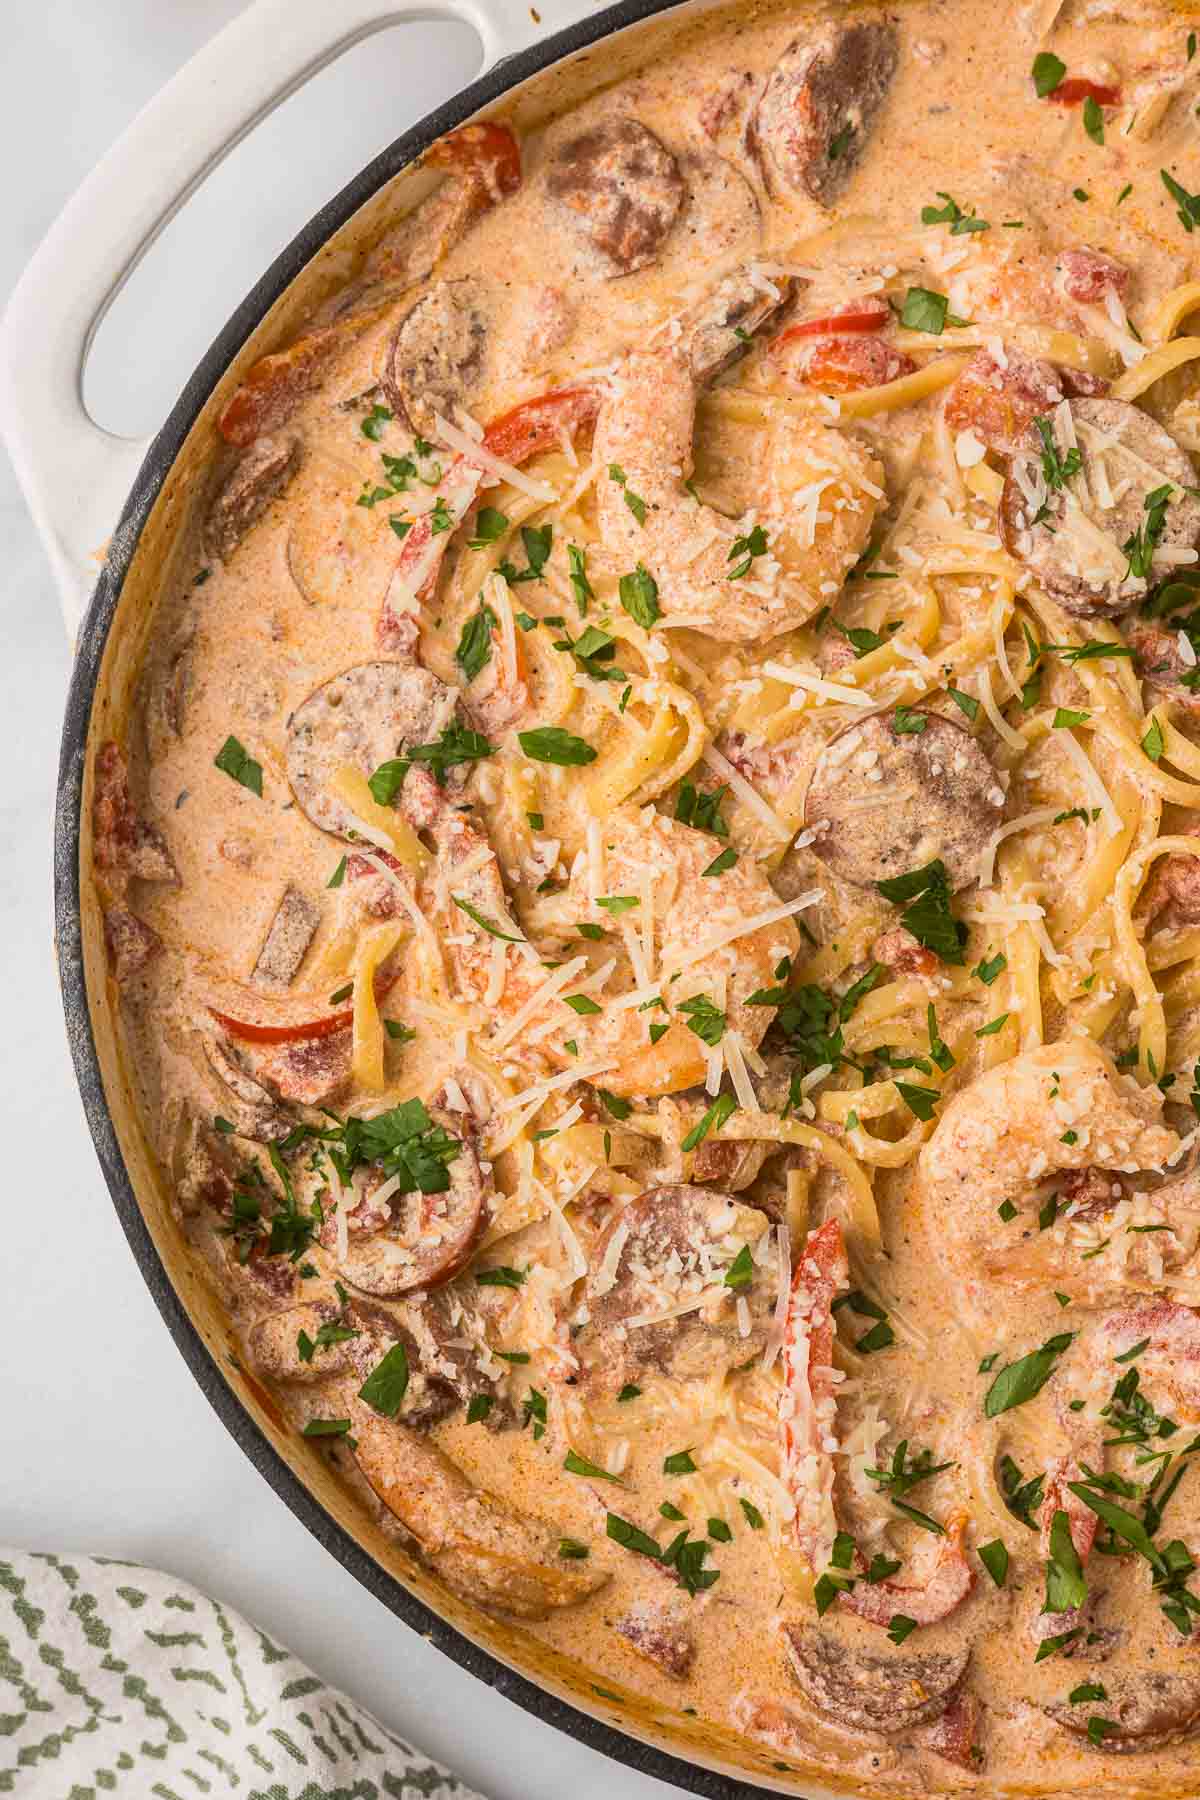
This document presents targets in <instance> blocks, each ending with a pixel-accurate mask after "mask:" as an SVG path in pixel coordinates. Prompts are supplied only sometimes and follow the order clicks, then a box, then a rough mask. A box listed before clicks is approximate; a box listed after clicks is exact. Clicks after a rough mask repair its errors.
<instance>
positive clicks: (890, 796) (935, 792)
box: [804, 709, 1004, 888]
mask: <svg viewBox="0 0 1200 1800" xmlns="http://www.w3.org/2000/svg"><path fill="white" fill-rule="evenodd" d="M919 721H923V723H918V722H919ZM898 725H904V726H906V727H907V729H906V730H898V729H897V727H898ZM1003 811H1004V790H1003V788H1002V787H1001V786H1000V783H999V781H998V779H997V777H996V771H995V769H993V767H992V765H991V763H990V762H989V761H988V758H987V756H986V755H985V754H984V752H983V750H982V749H981V748H980V746H979V744H978V743H977V742H976V741H975V739H974V738H973V737H972V736H971V734H970V732H969V731H966V730H964V729H963V727H962V726H960V725H957V724H955V722H954V721H953V720H952V719H944V718H942V716H941V715H940V714H939V713H932V712H918V711H915V710H908V709H906V710H905V711H904V712H903V713H902V714H900V715H897V714H896V713H872V715H871V716H870V718H867V719H863V720H862V721H861V722H856V723H855V724H853V725H849V726H847V728H846V730H845V731H840V732H839V733H838V735H837V736H836V737H834V738H831V739H830V741H829V742H828V743H827V744H826V746H825V748H824V749H823V750H822V751H821V754H820V755H819V756H818V757H817V760H816V763H815V764H814V766H813V772H812V779H811V781H810V782H809V784H808V794H807V797H806V799H805V803H804V822H805V825H806V826H808V828H809V829H810V830H811V831H814V832H815V833H816V836H815V837H814V838H813V844H812V847H813V850H814V852H815V853H816V855H818V856H819V857H821V859H822V861H824V862H826V863H828V864H829V867H830V868H831V869H832V870H833V872H834V874H835V875H840V876H841V878H842V880H843V881H850V882H853V883H854V885H855V886H856V887H870V886H871V885H872V884H873V883H874V882H876V881H886V880H889V879H891V878H893V877H894V876H897V875H906V874H908V873H909V872H910V871H911V870H913V869H923V868H924V867H925V865H926V864H927V863H931V862H933V861H935V860H937V859H940V860H941V861H942V862H943V863H944V864H945V865H946V874H947V876H948V878H949V881H950V885H951V887H952V888H960V887H966V886H967V885H968V884H969V883H970V882H972V881H974V880H975V879H976V877H977V875H978V873H979V853H980V851H981V850H982V849H983V847H984V845H985V844H986V843H987V841H988V838H989V837H990V836H991V834H992V832H993V831H995V829H996V827H997V826H998V825H999V823H1000V819H1001V815H1002V813H1003Z"/></svg>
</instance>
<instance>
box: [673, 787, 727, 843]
mask: <svg viewBox="0 0 1200 1800" xmlns="http://www.w3.org/2000/svg"><path fill="white" fill-rule="evenodd" d="M728 792H729V789H728V787H719V788H712V789H710V790H708V791H706V790H705V789H704V788H697V787H693V786H692V783H691V782H690V781H681V782H680V784H679V793H678V795H677V797H676V800H675V817H676V818H677V819H678V820H679V823H680V824H681V825H691V826H692V827H693V829H694V830H696V831H711V832H712V833H713V835H714V837H728V836H729V827H728V825H727V824H726V823H725V821H724V819H723V818H722V817H721V802H722V800H723V799H724V798H725V796H726V794H728Z"/></svg>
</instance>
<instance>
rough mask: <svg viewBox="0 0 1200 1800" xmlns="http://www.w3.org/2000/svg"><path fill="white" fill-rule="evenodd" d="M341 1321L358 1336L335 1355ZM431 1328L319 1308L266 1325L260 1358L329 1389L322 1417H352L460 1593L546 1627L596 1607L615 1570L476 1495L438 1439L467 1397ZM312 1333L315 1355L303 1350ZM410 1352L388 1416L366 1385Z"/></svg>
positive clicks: (353, 1441)
mask: <svg viewBox="0 0 1200 1800" xmlns="http://www.w3.org/2000/svg"><path fill="white" fill-rule="evenodd" d="M419 1298H420V1297H419V1296H418V1299H419ZM334 1318H344V1319H347V1320H348V1321H349V1327H348V1329H349V1332H350V1335H349V1336H347V1337H345V1338H344V1339H342V1340H341V1341H335V1342H334V1343H333V1344H332V1345H331V1346H330V1347H328V1348H325V1347H324V1345H323V1341H322V1339H321V1338H320V1337H319V1336H318V1332H319V1329H320V1326H321V1325H322V1324H325V1323H328V1322H330V1321H331V1320H332V1319H334ZM419 1327H420V1321H418V1320H415V1319H414V1318H413V1317H412V1316H411V1314H406V1315H404V1322H403V1323H398V1322H397V1321H396V1320H395V1319H393V1318H392V1317H391V1316H390V1315H389V1314H388V1313H386V1312H383V1311H382V1310H380V1309H378V1308H374V1307H369V1306H363V1305H361V1304H359V1303H355V1304H353V1305H351V1306H350V1307H349V1308H347V1309H345V1310H344V1312H341V1313H339V1312H338V1311H337V1309H335V1308H334V1307H333V1306H332V1304H321V1303H318V1304H315V1305H314V1304H307V1305H303V1306H298V1307H289V1308H288V1309H287V1310H285V1311H282V1312H278V1313H275V1314H272V1315H270V1316H269V1317H268V1318H266V1319H264V1320H262V1321H260V1323H259V1324H258V1325H256V1326H255V1328H254V1331H253V1332H252V1334H251V1338H250V1351H251V1355H252V1356H253V1358H254V1360H255V1362H256V1363H257V1365H258V1366H259V1367H260V1368H261V1369H263V1371H264V1372H265V1373H268V1374H270V1375H272V1376H273V1377H274V1378H275V1379H277V1380H281V1381H287V1382H290V1383H302V1384H305V1385H310V1384H311V1385H315V1386H316V1387H317V1388H318V1390H323V1394H322V1397H321V1401H320V1403H319V1405H314V1413H316V1412H317V1411H320V1412H323V1413H325V1414H326V1415H328V1414H329V1413H331V1412H333V1413H336V1415H337V1416H341V1417H348V1418H349V1419H350V1421H351V1425H352V1433H351V1435H350V1436H349V1437H348V1438H347V1440H346V1441H347V1442H348V1443H349V1445H350V1447H351V1450H352V1452H353V1455H354V1458H355V1461H356V1462H357V1463H358V1466H359V1469H360V1470H361V1471H362V1474H363V1475H364V1477H365V1478H366V1480H367V1481H368V1482H369V1484H370V1486H371V1487H372V1488H373V1489H374V1490H375V1493H376V1494H377V1495H378V1497H379V1499H380V1500H381V1501H382V1502H383V1505H384V1506H386V1507H387V1509H388V1511H389V1512H390V1513H392V1514H393V1515H394V1517H395V1518H397V1519H398V1520H399V1521H400V1523H401V1524H402V1525H403V1526H404V1527H405V1529H406V1531H408V1532H410V1533H411V1534H412V1536H413V1537H414V1538H416V1540H417V1542H418V1543H419V1544H420V1546H421V1549H422V1551H423V1552H424V1554H425V1556H426V1557H427V1559H428V1561H429V1562H430V1564H431V1565H432V1567H433V1568H434V1569H436V1570H437V1572H438V1573H439V1574H440V1575H441V1576H442V1578H443V1580H445V1581H446V1582H447V1584H448V1585H449V1586H450V1587H452V1588H454V1589H456V1590H457V1592H459V1593H460V1594H463V1595H465V1596H466V1597H467V1598H468V1599H469V1600H474V1601H475V1602H477V1603H478V1604H479V1605H482V1606H486V1607H487V1608H488V1609H489V1610H494V1611H497V1612H502V1613H507V1614H508V1615H510V1616H511V1617H513V1618H519V1619H544V1618H545V1617H546V1615H547V1614H548V1613H550V1612H553V1611H554V1610H555V1609H556V1608H558V1607H562V1606H572V1605H575V1604H576V1603H577V1602H579V1601H580V1600H585V1599H586V1598H587V1597H588V1595H589V1594H592V1593H594V1592H595V1591H596V1589H597V1588H599V1587H602V1586H603V1585H604V1583H605V1582H606V1581H607V1580H608V1576H607V1574H605V1573H603V1572H602V1571H595V1572H590V1571H582V1572H581V1571H580V1570H579V1569H578V1568H577V1567H576V1566H575V1565H573V1564H572V1565H570V1566H567V1565H564V1563H563V1562H562V1559H561V1558H560V1556H559V1554H558V1544H559V1536H558V1533H557V1532H556V1531H554V1530H552V1529H551V1528H550V1527H549V1526H546V1525H543V1524H542V1523H541V1521H540V1520H537V1519H533V1518H530V1517H527V1516H526V1515H524V1514H522V1513H518V1512H515V1511H513V1510H511V1509H510V1508H508V1507H507V1506H504V1505H502V1504H501V1502H500V1501H498V1500H496V1499H494V1498H493V1497H492V1496H491V1495H490V1494H488V1493H485V1492H483V1491H482V1490H481V1489H479V1488H476V1487H474V1486H473V1485H472V1483H471V1482H470V1481H469V1480H468V1479H467V1477H466V1475H464V1473H463V1471H462V1470H461V1469H460V1468H459V1467H458V1465H457V1463H454V1462H452V1461H451V1460H450V1458H449V1457H448V1456H446V1455H445V1454H444V1453H443V1451H441V1450H440V1449H439V1448H438V1447H437V1445H436V1444H434V1443H433V1442H431V1441H430V1439H429V1438H428V1436H427V1435H426V1430H427V1428H428V1427H429V1426H431V1425H432V1424H434V1423H436V1422H437V1421H438V1420H439V1419H440V1418H442V1417H443V1416H444V1415H445V1414H446V1413H447V1411H449V1410H453V1408H454V1407H455V1405H456V1402H457V1401H458V1400H459V1399H460V1398H461V1396H459V1395H458V1393H457V1391H456V1386H457V1384H456V1381H455V1373H456V1371H455V1365H454V1362H453V1360H452V1359H448V1358H447V1354H446V1352H447V1350H448V1349H450V1348H451V1346H450V1345H449V1344H448V1343H441V1342H438V1343H436V1344H435V1345H434V1350H435V1354H434V1356H433V1357H432V1359H431V1358H430V1355H429V1352H428V1351H427V1349H426V1347H425V1345H424V1344H423V1341H422V1337H423V1334H422V1332H421V1330H420V1328H419ZM306 1333H307V1334H308V1336H309V1338H310V1340H311V1341H310V1342H309V1345H308V1354H307V1359H305V1356H304V1353H303V1351H301V1352H300V1353H299V1354H297V1351H296V1350H295V1349H293V1346H294V1345H296V1344H297V1343H298V1342H299V1341H302V1339H303V1337H304V1335H305V1334H306ZM447 1335H448V1334H447ZM314 1343H315V1344H316V1345H317V1349H316V1352H315V1354H314V1349H313V1345H314ZM398 1345H403V1346H404V1349H405V1361H404V1364H403V1367H404V1369H405V1371H406V1373H405V1377H404V1382H403V1385H402V1389H401V1397H400V1401H399V1405H398V1410H397V1412H396V1413H395V1414H388V1415H386V1416H384V1415H381V1414H380V1413H378V1412H376V1411H375V1409H374V1407H373V1406H372V1405H371V1404H370V1403H369V1402H368V1401H366V1400H364V1399H363V1397H362V1393H361V1392H360V1387H361V1385H362V1384H363V1383H364V1382H365V1381H366V1379H367V1378H368V1377H369V1376H370V1375H371V1374H372V1373H373V1372H374V1371H375V1370H376V1369H377V1368H378V1366H379V1363H380V1360H381V1358H382V1357H383V1356H384V1355H385V1354H386V1353H388V1351H389V1350H394V1349H395V1348H396V1347H397V1346H398ZM430 1361H431V1362H432V1366H431V1367H429V1368H427V1367H426V1364H427V1362H430Z"/></svg>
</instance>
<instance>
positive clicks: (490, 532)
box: [467, 506, 511, 550]
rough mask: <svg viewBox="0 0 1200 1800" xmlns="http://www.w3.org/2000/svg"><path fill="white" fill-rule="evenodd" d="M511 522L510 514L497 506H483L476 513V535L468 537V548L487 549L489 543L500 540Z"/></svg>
mask: <svg viewBox="0 0 1200 1800" xmlns="http://www.w3.org/2000/svg"><path fill="white" fill-rule="evenodd" d="M510 523H511V521H510V519H509V517H508V514H507V513H502V512H500V511H499V509H498V508H497V507H495V506H481V507H480V509H479V511H478V512H477V513H476V515H475V535H474V537H469V538H468V539H467V548H468V549H469V550H486V549H487V547H488V545H489V544H495V543H498V542H499V540H500V539H501V538H502V537H503V536H504V534H505V532H506V531H507V530H508V528H509V525H510Z"/></svg>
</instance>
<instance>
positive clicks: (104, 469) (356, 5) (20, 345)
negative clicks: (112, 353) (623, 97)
mask: <svg viewBox="0 0 1200 1800" xmlns="http://www.w3.org/2000/svg"><path fill="white" fill-rule="evenodd" d="M591 10H592V7H591V5H590V4H589V0H538V11H539V12H540V14H541V15H542V16H541V17H540V19H535V18H534V16H532V10H531V8H530V6H529V4H528V0H253V3H252V4H251V5H250V6H249V7H248V8H247V10H246V11H245V12H244V13H242V14H240V15H239V16H238V18H236V19H234V20H233V22H232V23H231V24H229V25H227V26H226V28H225V29H224V30H223V31H222V32H220V33H219V34H218V35H217V36H216V37H215V38H213V39H212V41H211V42H210V43H209V44H207V45H206V46H205V47H204V49H203V50H201V51H200V52H199V54H198V55H196V56H195V57H193V58H192V60H191V61H190V62H189V63H187V64H186V65H185V66H184V68H182V69H181V70H180V71H179V73H178V74H177V75H176V76H175V77H174V79H173V80H172V81H170V82H169V83H168V84H167V86H166V87H165V88H163V89H162V91H161V92H160V93H159V94H157V95H156V96H155V98H154V99H153V100H152V101H151V102H150V104H149V105H148V106H146V107H145V108H144V109H143V110H142V112H140V113H139V114H138V116H137V117H136V118H135V119H134V121H133V123H132V124H131V125H130V126H129V128H128V130H127V131H126V132H125V134H124V136H123V137H121V138H120V139H119V140H118V141H117V143H116V144H114V145H113V147H112V149H111V150H110V151H109V152H108V154H107V155H106V156H105V157H104V158H103V160H102V161H101V162H100V163H99V164H98V166H97V167H96V168H95V169H93V170H92V173H91V174H90V175H89V176H88V178H87V180H86V181H85V182H84V183H83V185H82V187H80V188H79V190H78V191H77V193H76V194H75V195H74V196H73V198H72V199H71V200H70V201H69V202H68V203H67V205H66V206H65V207H64V209H63V211H62V212H61V214H60V215H59V217H58V219H57V220H56V221H55V223H54V225H53V226H52V227H51V229H50V231H49V233H48V235H47V236H46V238H45V240H44V242H43V243H42V244H41V246H40V248H39V249H38V251H37V252H36V254H35V255H34V257H33V260H32V261H31V262H30V264H29V266H28V268H27V269H26V271H25V273H24V275H23V276H22V278H21V281H20V282H19V283H18V285H17V288H16V290H15V291H14V293H13V296H12V299H11V300H10V302H9V305H8V308H7V310H6V312H5V315H4V319H3V323H2V326H0V420H2V422H3V425H4V430H5V436H6V438H7V440H8V445H9V449H10V451H11V454H12V459H13V463H14V466H15V468H16V471H17V476H18V479H19V480H20V483H21V486H22V488H23V489H24V493H25V498H26V500H27V502H28V504H29V509H30V512H31V513H32V515H33V519H34V523H35V525H36V527H37V529H38V531H39V533H40V534H41V537H42V539H43V541H44V543H45V545H46V551H47V554H48V556H49V558H50V562H51V565H52V567H53V570H54V575H55V579H56V581H57V584H58V588H59V593H60V595H61V598H62V606H63V612H64V614H65V616H66V621H67V626H68V629H69V630H70V631H71V632H72V634H73V633H74V631H75V628H76V627H77V625H78V623H79V620H80V618H81V617H82V614H83V609H84V607H85V606H86V604H87V599H88V595H89V593H90V591H91V588H92V586H93V585H94V582H95V579H96V572H97V562H96V552H97V550H98V549H100V547H101V546H102V545H103V544H104V543H105V541H106V540H107V538H108V536H109V534H110V533H111V531H112V529H113V526H114V524H115V522H116V519H117V517H118V515H119V512H120V509H121V506H122V504H123V502H124V500H125V497H126V495H127V494H128V492H129V490H130V488H131V487H132V485H133V481H134V477H135V475H136V473H137V470H138V467H139V465H140V463H141V460H142V458H143V456H144V455H145V452H146V447H147V440H141V439H136V440H135V439H128V438H119V437H114V436H112V435H111V434H110V433H109V432H106V431H102V430H101V429H100V428H99V427H98V426H97V425H95V424H94V423H93V422H92V420H91V419H90V418H89V416H88V414H87V412H86V410H85V408H84V405H83V399H82V377H83V365H84V362H85V360H86V358H87V354H88V350H89V348H90V346H91V342H92V339H93V337H94V335H95V332H96V329H97V327H98V325H99V323H100V320H101V319H102V318H103V317H104V314H105V312H106V310H107V309H108V306H109V305H110V304H111V302H112V300H113V298H114V297H115V295H116V294H117V293H118V292H119V290H120V288H121V286H122V284H123V282H124V281H125V280H126V278H127V277H128V276H129V274H130V272H131V271H132V269H133V268H134V267H135V266H136V265H137V263H138V261H139V260H140V258H141V257H142V255H143V254H144V253H145V251H146V249H147V248H148V247H149V245H150V244H151V243H152V242H153V241H154V238H155V237H156V236H157V234H158V232H159V231H161V229H162V228H163V226H164V225H165V224H166V223H167V221H168V220H169V219H170V218H171V217H172V215H173V214H174V213H175V212H176V211H177V210H178V208H179V207H180V206H181V205H182V204H183V202H184V201H185V200H186V199H187V198H188V196H189V195H190V194H191V193H192V192H193V191H194V190H195V189H196V188H197V187H198V186H199V184H200V183H201V182H202V181H203V180H204V178H205V176H206V175H207V174H208V173H209V171H210V170H211V169H212V168H214V167H215V165H216V164H217V163H218V162H219V161H220V160H221V158H222V157H223V156H224V155H225V154H226V153H227V152H228V151H229V150H231V149H232V148H233V147H234V145H235V144H237V143H238V141H239V140H240V139H241V138H243V137H244V136H245V135H246V133H247V132H248V131H250V130H252V129H253V127H254V126H255V125H256V124H257V123H258V121H259V120H260V119H262V118H263V117H264V116H265V115H266V114H267V113H269V112H270V111H272V109H273V108H274V107H276V106H278V105H279V103H280V101H282V100H285V99H287V97H288V96H289V94H292V93H294V92H295V91H296V89H297V88H299V87H302V86H303V84H304V83H305V82H306V81H307V80H308V79H309V78H310V76H312V75H314V74H316V72H317V71H318V70H319V69H321V68H322V67H324V66H325V65H326V64H328V63H329V62H331V61H332V60H333V59H334V58H335V57H336V56H338V55H339V54H340V53H341V52H342V51H343V50H345V49H346V48H348V47H349V46H350V45H351V44H353V43H355V42H356V41H358V40H360V39H362V38H364V37H367V36H369V35H370V34H371V33H373V32H375V31H379V30H382V29H384V28H385V27H386V26H389V25H393V24H397V23H400V22H402V21H403V20H405V19H413V20H418V19H431V18H456V19H462V20H465V21H466V22H467V23H468V24H470V25H473V26H474V27H475V29H476V31H477V32H478V33H479V36H480V38H481V40H482V43H483V67H484V68H485V69H487V68H490V67H491V66H492V65H493V64H495V63H496V62H498V61H499V60H500V59H501V58H502V57H505V56H510V55H512V54H513V53H514V52H515V51H517V50H521V49H523V48H525V47H526V45H528V44H530V43H531V42H533V41H534V40H535V39H538V38H543V37H545V36H547V35H549V34H550V33H552V32H554V31H558V30H561V29H562V28H563V27H565V26H567V25H569V24H571V23H572V22H573V21H574V20H575V19H576V18H578V17H579V16H581V15H582V14H584V13H586V12H589V11H591Z"/></svg>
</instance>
